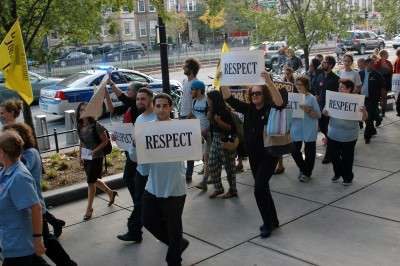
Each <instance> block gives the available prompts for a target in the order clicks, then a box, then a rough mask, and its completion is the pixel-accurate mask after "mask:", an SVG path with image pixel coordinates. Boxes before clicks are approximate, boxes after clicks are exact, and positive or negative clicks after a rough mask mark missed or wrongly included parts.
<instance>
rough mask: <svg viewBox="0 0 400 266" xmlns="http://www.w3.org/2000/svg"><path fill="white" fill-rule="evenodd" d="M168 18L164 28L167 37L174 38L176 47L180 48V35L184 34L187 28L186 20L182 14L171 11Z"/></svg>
mask: <svg viewBox="0 0 400 266" xmlns="http://www.w3.org/2000/svg"><path fill="white" fill-rule="evenodd" d="M168 16H169V17H170V19H169V20H167V23H166V27H167V33H168V35H169V36H171V37H173V38H175V40H176V43H177V45H178V47H179V46H180V41H181V39H180V35H181V34H182V33H184V32H185V30H186V28H187V22H188V19H187V17H186V15H185V13H183V12H176V11H171V12H168Z"/></svg>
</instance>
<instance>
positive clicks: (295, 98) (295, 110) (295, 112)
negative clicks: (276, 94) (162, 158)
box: [286, 93, 306, 118]
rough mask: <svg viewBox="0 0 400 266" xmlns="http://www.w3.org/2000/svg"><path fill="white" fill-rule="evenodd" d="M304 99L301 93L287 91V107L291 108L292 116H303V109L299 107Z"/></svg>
mask: <svg viewBox="0 0 400 266" xmlns="http://www.w3.org/2000/svg"><path fill="white" fill-rule="evenodd" d="M305 101H306V98H305V95H304V94H303V93H288V104H287V106H286V108H287V109H290V110H292V117H293V118H304V111H303V109H301V108H300V106H301V105H304V103H305Z"/></svg>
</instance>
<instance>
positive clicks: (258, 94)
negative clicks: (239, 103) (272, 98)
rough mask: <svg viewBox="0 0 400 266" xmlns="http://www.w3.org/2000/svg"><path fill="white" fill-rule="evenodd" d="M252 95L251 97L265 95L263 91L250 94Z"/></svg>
mask: <svg viewBox="0 0 400 266" xmlns="http://www.w3.org/2000/svg"><path fill="white" fill-rule="evenodd" d="M250 95H251V96H262V95H263V93H262V91H255V92H252V93H250Z"/></svg>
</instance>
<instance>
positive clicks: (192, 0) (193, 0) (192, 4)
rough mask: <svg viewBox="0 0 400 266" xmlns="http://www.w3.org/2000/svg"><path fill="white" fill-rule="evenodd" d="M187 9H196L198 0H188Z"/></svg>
mask: <svg viewBox="0 0 400 266" xmlns="http://www.w3.org/2000/svg"><path fill="white" fill-rule="evenodd" d="M186 10H187V11H196V0H186Z"/></svg>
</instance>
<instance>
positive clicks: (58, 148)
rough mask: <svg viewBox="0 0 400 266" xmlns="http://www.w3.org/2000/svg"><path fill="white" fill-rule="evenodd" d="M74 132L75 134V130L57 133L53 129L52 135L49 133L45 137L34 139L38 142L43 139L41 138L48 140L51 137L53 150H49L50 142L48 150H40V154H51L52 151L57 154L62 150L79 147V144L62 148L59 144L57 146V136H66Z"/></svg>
mask: <svg viewBox="0 0 400 266" xmlns="http://www.w3.org/2000/svg"><path fill="white" fill-rule="evenodd" d="M76 132H77V130H76V129H71V130H65V131H61V132H57V129H56V128H54V129H53V133H51V134H45V135H40V136H37V137H36V138H37V139H38V140H39V139H43V138H49V137H53V138H54V144H55V149H52V148H51V142H50V149H47V150H40V153H47V152H53V151H55V152H57V153H59V152H60V150H64V149H68V148H73V147H76V146H79V142H77V143H75V144H73V145H66V146H64V147H60V144H59V143H60V142H59V139H58V135H63V134H68V133H76Z"/></svg>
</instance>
